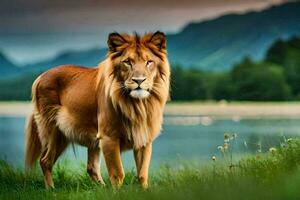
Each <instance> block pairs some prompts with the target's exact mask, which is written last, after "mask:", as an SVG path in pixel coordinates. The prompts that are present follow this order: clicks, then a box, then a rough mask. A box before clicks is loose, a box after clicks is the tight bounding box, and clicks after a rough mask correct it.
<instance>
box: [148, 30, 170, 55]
mask: <svg viewBox="0 0 300 200" xmlns="http://www.w3.org/2000/svg"><path fill="white" fill-rule="evenodd" d="M150 42H151V43H152V44H154V45H155V46H156V47H157V48H158V49H159V50H162V49H166V47H167V41H166V36H165V34H164V33H163V32H160V31H156V32H155V33H154V34H153V35H152V37H151V39H150Z"/></svg>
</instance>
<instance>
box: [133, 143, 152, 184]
mask: <svg viewBox="0 0 300 200" xmlns="http://www.w3.org/2000/svg"><path fill="white" fill-rule="evenodd" d="M133 152H134V159H135V163H136V168H137V174H138V179H139V182H140V184H141V185H142V187H143V188H147V187H148V171H149V165H150V160H151V153H152V143H149V144H147V145H146V146H145V147H142V148H140V149H134V150H133Z"/></svg>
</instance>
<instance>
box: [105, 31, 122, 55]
mask: <svg viewBox="0 0 300 200" xmlns="http://www.w3.org/2000/svg"><path fill="white" fill-rule="evenodd" d="M126 42H127V41H126V40H125V38H123V37H122V35H120V34H119V33H116V32H114V33H110V34H109V36H108V40H107V45H108V49H109V51H110V52H111V53H114V52H116V51H117V50H118V47H120V46H122V45H123V44H124V43H126Z"/></svg>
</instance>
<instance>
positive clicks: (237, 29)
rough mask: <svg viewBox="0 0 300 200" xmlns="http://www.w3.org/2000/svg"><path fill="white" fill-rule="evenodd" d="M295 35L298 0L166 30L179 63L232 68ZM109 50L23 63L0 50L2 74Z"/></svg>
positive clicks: (93, 58) (98, 56)
mask: <svg viewBox="0 0 300 200" xmlns="http://www.w3.org/2000/svg"><path fill="white" fill-rule="evenodd" d="M294 35H298V36H300V2H299V1H297V2H289V3H285V4H281V5H279V6H274V7H271V8H269V9H266V10H263V11H261V12H249V13H245V14H229V15H224V16H222V17H219V18H216V19H212V20H208V21H203V22H195V23H191V24H188V25H187V26H186V27H184V28H183V29H182V30H181V31H180V32H178V33H176V34H169V35H167V38H168V51H169V58H170V61H171V63H172V64H180V65H181V66H182V67H183V68H196V69H201V70H204V71H219V72H220V71H230V69H231V68H232V67H233V66H234V64H236V63H239V62H240V61H241V60H243V58H245V57H249V58H251V59H253V60H261V59H263V57H264V55H265V53H266V50H267V49H268V48H269V47H270V45H271V44H272V43H273V42H274V40H277V39H279V38H282V39H288V38H289V37H291V36H294ZM106 52H107V51H106V49H99V48H98V49H90V50H85V51H70V52H64V53H62V54H60V55H59V56H57V57H56V58H54V59H49V60H45V61H42V62H39V63H35V64H31V65H27V66H20V68H16V66H14V65H13V64H12V63H10V62H9V61H8V60H7V59H5V57H4V56H2V55H1V53H0V79H7V78H11V77H13V76H15V75H19V74H31V73H38V72H41V71H45V70H47V69H49V68H51V67H54V66H56V65H60V64H76V65H85V66H95V65H96V64H97V63H99V62H100V61H101V60H102V59H103V58H104V57H105V56H106ZM1 59H2V61H1ZM3 60H4V61H3ZM21 67H22V68H21Z"/></svg>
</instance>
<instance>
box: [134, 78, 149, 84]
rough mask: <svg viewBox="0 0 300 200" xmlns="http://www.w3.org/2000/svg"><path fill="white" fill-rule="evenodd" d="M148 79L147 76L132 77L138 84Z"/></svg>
mask: <svg viewBox="0 0 300 200" xmlns="http://www.w3.org/2000/svg"><path fill="white" fill-rule="evenodd" d="M145 80H146V78H144V77H142V78H135V77H133V78H132V81H134V82H136V83H137V84H138V85H141V84H142V82H144V81H145Z"/></svg>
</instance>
